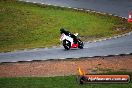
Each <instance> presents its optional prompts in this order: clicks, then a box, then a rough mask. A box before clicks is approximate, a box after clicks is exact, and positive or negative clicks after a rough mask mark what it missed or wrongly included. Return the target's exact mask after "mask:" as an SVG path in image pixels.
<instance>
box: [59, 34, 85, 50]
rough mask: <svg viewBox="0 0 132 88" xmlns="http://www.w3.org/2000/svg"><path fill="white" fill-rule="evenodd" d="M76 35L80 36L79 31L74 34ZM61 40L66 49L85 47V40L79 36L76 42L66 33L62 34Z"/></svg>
mask: <svg viewBox="0 0 132 88" xmlns="http://www.w3.org/2000/svg"><path fill="white" fill-rule="evenodd" d="M74 35H75V36H76V37H77V36H78V33H76V34H74ZM60 41H61V42H62V45H63V46H64V48H65V49H66V50H69V49H70V48H80V49H83V46H84V44H83V42H82V41H81V40H80V39H79V38H77V43H75V42H74V40H73V38H71V37H70V36H68V35H65V34H64V33H62V34H61V37H60Z"/></svg>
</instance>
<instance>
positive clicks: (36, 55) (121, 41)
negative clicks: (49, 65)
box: [0, 0, 132, 62]
mask: <svg viewBox="0 0 132 88" xmlns="http://www.w3.org/2000/svg"><path fill="white" fill-rule="evenodd" d="M29 1H30V2H31V1H32V2H35V3H36V2H37V3H45V4H52V5H57V6H65V7H72V8H85V9H92V10H95V11H100V12H107V13H112V14H116V15H119V16H123V17H127V12H128V10H130V9H131V10H132V0H29ZM58 41H59V40H58ZM130 53H132V34H131V33H128V34H127V35H126V36H122V37H119V38H112V39H108V40H103V41H100V42H91V43H88V42H87V43H85V46H84V49H71V50H69V51H66V50H64V48H63V47H62V46H61V47H59V48H50V49H48V48H43V49H42V48H41V49H32V50H22V51H14V52H7V53H0V62H17V61H32V60H48V59H65V58H79V57H94V56H108V55H119V54H130Z"/></svg>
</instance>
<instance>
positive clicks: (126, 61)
mask: <svg viewBox="0 0 132 88" xmlns="http://www.w3.org/2000/svg"><path fill="white" fill-rule="evenodd" d="M78 67H81V68H82V69H83V70H84V71H85V72H86V73H99V72H107V71H132V55H127V56H111V57H95V58H80V59H69V60H51V61H34V62H19V63H2V64H0V77H23V76H24V77H30V76H35V77H39V76H64V75H75V74H78V70H77V69H78Z"/></svg>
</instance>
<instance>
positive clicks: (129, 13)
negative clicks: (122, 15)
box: [127, 12, 132, 22]
mask: <svg viewBox="0 0 132 88" xmlns="http://www.w3.org/2000/svg"><path fill="white" fill-rule="evenodd" d="M127 21H128V22H132V14H131V12H128V20H127Z"/></svg>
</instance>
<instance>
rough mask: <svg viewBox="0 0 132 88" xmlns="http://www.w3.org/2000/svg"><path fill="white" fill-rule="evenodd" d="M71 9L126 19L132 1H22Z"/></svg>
mask: <svg viewBox="0 0 132 88" xmlns="http://www.w3.org/2000/svg"><path fill="white" fill-rule="evenodd" d="M22 1H29V2H37V3H45V4H51V5H57V6H65V7H72V8H85V9H91V10H95V11H100V12H106V13H111V14H116V15H119V16H123V17H127V16H128V11H132V0H22Z"/></svg>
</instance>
